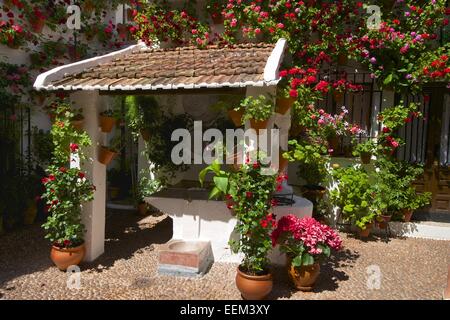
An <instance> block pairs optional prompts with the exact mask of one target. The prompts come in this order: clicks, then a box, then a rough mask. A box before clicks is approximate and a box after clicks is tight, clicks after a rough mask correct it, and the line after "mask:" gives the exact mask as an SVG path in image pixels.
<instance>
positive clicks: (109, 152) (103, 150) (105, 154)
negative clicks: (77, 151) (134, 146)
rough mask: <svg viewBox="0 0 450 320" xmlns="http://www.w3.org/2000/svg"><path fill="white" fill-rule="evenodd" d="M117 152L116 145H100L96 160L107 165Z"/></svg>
mask: <svg viewBox="0 0 450 320" xmlns="http://www.w3.org/2000/svg"><path fill="white" fill-rule="evenodd" d="M118 153H119V150H118V149H117V148H116V147H113V146H110V147H108V146H100V148H99V155H98V162H100V163H101V164H104V165H105V166H107V165H109V164H110V163H111V162H112V161H113V160H114V158H115V157H116V156H117V155H118Z"/></svg>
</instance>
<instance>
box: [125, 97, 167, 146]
mask: <svg viewBox="0 0 450 320" xmlns="http://www.w3.org/2000/svg"><path fill="white" fill-rule="evenodd" d="M125 106H126V110H127V111H126V116H125V117H126V120H127V124H128V126H129V128H130V129H131V130H132V132H133V137H134V138H135V139H137V138H138V137H139V135H140V134H141V131H142V130H151V131H153V129H154V128H155V126H156V125H157V124H158V122H160V121H161V117H162V113H161V109H160V108H159V106H158V102H157V101H156V99H155V98H154V97H152V96H128V97H126V98H125Z"/></svg>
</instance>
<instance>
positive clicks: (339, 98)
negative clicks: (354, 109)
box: [333, 91, 344, 105]
mask: <svg viewBox="0 0 450 320" xmlns="http://www.w3.org/2000/svg"><path fill="white" fill-rule="evenodd" d="M333 100H334V102H336V104H338V105H341V104H344V93H343V92H339V91H333Z"/></svg>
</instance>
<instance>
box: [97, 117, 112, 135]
mask: <svg viewBox="0 0 450 320" xmlns="http://www.w3.org/2000/svg"><path fill="white" fill-rule="evenodd" d="M115 124H116V119H115V118H114V117H107V116H100V128H101V129H102V132H111V131H112V129H113V128H114V125H115Z"/></svg>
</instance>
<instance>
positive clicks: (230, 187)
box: [199, 161, 282, 274]
mask: <svg viewBox="0 0 450 320" xmlns="http://www.w3.org/2000/svg"><path fill="white" fill-rule="evenodd" d="M260 169H261V166H260V164H259V163H256V164H244V165H242V166H241V168H240V169H239V170H238V171H233V172H227V171H224V170H222V169H221V165H220V164H219V163H218V162H217V161H215V162H214V163H212V164H211V165H210V166H209V167H207V168H206V169H204V170H203V171H202V172H201V173H200V175H199V179H200V183H201V184H202V185H203V182H204V180H205V177H206V175H207V174H208V173H209V172H212V173H213V174H214V178H213V179H214V180H213V181H214V187H213V190H212V191H211V193H210V196H211V197H219V196H221V195H222V196H225V198H226V200H227V202H228V207H229V208H230V209H233V210H234V212H235V214H236V218H237V220H238V223H237V225H236V228H235V231H236V232H237V233H238V234H239V235H240V239H239V240H237V241H230V245H231V247H232V249H233V251H234V252H236V253H237V252H242V253H243V254H244V259H243V262H242V267H243V268H244V271H245V272H247V273H249V274H260V273H263V272H265V271H267V266H268V264H269V260H268V258H267V254H268V252H269V251H270V250H271V247H272V243H271V240H270V236H269V235H270V230H271V229H272V227H273V226H274V218H273V215H272V214H271V213H270V209H271V201H270V200H271V198H272V192H273V191H275V188H276V184H277V183H281V181H282V180H280V178H277V177H276V175H263V174H261V172H260Z"/></svg>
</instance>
